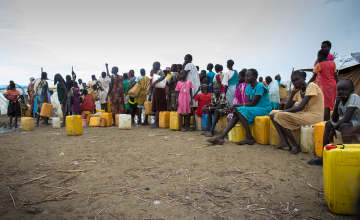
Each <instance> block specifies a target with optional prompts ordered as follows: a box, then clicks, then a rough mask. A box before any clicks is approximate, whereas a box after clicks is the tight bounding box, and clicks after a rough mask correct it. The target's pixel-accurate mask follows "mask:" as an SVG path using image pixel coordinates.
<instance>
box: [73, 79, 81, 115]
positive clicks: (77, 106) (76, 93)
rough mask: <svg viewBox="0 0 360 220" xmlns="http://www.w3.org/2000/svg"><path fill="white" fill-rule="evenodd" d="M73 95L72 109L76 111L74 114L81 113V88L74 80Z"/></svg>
mask: <svg viewBox="0 0 360 220" xmlns="http://www.w3.org/2000/svg"><path fill="white" fill-rule="evenodd" d="M71 96H72V99H73V103H72V105H71V111H72V112H73V113H74V115H80V98H79V96H80V89H79V87H78V84H77V82H74V87H73V88H72V89H71Z"/></svg>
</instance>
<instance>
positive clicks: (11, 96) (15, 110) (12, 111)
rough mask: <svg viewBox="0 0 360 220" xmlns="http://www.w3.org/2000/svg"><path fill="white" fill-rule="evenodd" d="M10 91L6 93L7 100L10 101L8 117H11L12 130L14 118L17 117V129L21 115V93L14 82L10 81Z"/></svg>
mask: <svg viewBox="0 0 360 220" xmlns="http://www.w3.org/2000/svg"><path fill="white" fill-rule="evenodd" d="M8 88H9V90H8V91H6V92H5V98H6V99H8V100H9V106H8V112H7V114H8V116H9V117H10V128H12V118H13V117H15V128H17V120H18V117H19V116H20V115H21V110H20V105H19V101H18V98H19V96H20V92H19V91H18V90H16V88H15V83H14V81H10V85H9V87H8Z"/></svg>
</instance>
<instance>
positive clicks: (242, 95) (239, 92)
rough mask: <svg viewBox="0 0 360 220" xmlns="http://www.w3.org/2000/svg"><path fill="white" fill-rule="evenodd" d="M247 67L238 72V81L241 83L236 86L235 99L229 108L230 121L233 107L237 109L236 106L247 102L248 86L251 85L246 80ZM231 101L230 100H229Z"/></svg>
mask: <svg viewBox="0 0 360 220" xmlns="http://www.w3.org/2000/svg"><path fill="white" fill-rule="evenodd" d="M246 71H247V69H245V68H244V69H242V70H241V71H240V72H239V74H238V81H239V85H238V87H237V88H236V91H235V95H234V100H233V104H232V105H231V106H230V107H229V108H228V110H227V111H228V112H229V114H228V121H230V120H231V119H232V117H233V115H234V114H233V112H232V111H230V110H231V109H235V108H236V107H240V106H242V105H243V104H246V103H247V98H246V87H247V86H248V85H249V84H248V83H247V82H245V73H246ZM228 101H229V100H228Z"/></svg>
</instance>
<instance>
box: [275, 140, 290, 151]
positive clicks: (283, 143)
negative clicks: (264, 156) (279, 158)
mask: <svg viewBox="0 0 360 220" xmlns="http://www.w3.org/2000/svg"><path fill="white" fill-rule="evenodd" d="M289 147H290V146H289V145H288V144H287V143H285V142H281V143H280V144H279V145H278V146H275V147H273V148H274V149H276V150H277V149H284V148H289ZM284 150H285V149H284Z"/></svg>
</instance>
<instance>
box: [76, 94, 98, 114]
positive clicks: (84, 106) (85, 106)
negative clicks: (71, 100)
mask: <svg viewBox="0 0 360 220" xmlns="http://www.w3.org/2000/svg"><path fill="white" fill-rule="evenodd" d="M95 107H96V105H95V102H94V100H93V97H92V96H91V95H86V96H85V98H84V99H83V101H82V103H81V105H80V110H81V111H82V112H83V111H89V112H92V111H94V110H95Z"/></svg>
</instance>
